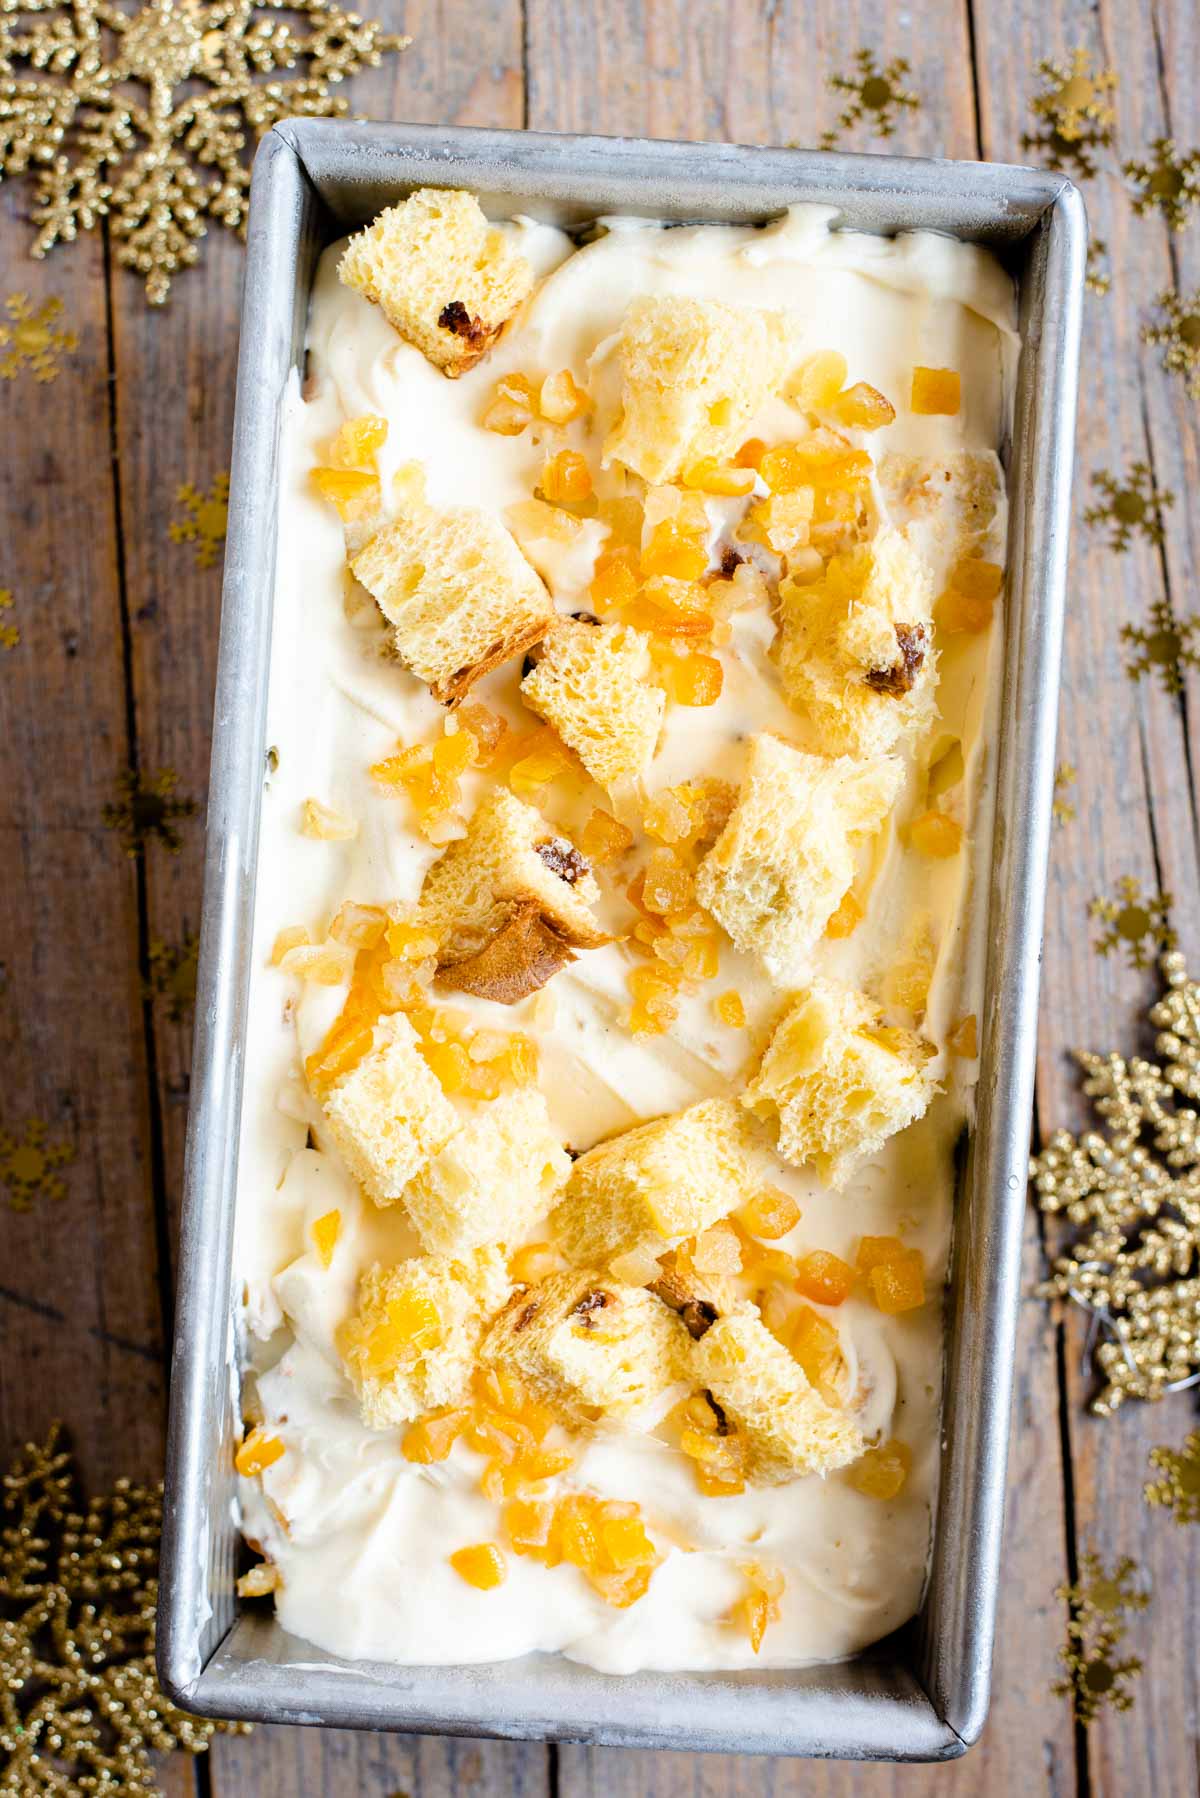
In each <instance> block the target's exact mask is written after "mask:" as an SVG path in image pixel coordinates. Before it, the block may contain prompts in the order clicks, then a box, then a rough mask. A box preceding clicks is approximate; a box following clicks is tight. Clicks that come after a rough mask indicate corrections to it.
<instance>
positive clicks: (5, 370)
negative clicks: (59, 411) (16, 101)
mask: <svg viewBox="0 0 1200 1798" xmlns="http://www.w3.org/2000/svg"><path fill="white" fill-rule="evenodd" d="M3 29H4V25H3V14H2V13H0V46H2V45H3V42H4V38H3ZM2 70H3V60H2V58H0V71H2ZM4 86H5V84H4V81H3V79H2V78H0V171H2V170H3V166H4V165H3V148H4V132H5V128H6V125H5V117H4V98H3V95H4ZM4 311H5V315H6V316H7V318H8V323H7V324H6V325H5V324H0V381H14V380H15V379H16V377H17V376H18V375H19V374H20V373H21V372H22V370H26V369H27V370H28V371H29V373H30V374H31V375H32V376H33V378H34V380H35V381H54V380H57V378H58V375H59V372H60V370H61V367H62V363H61V360H60V359H61V358H62V357H63V356H71V355H74V353H75V351H76V350H77V349H78V348H79V339H78V337H77V336H76V335H75V332H74V331H69V330H66V329H65V328H64V327H63V326H62V325H60V324H59V323H58V320H59V319H60V318H61V317H62V301H61V300H59V299H55V298H53V297H51V298H50V299H48V300H43V301H42V303H41V305H40V306H38V307H36V308H35V307H34V304H33V302H32V300H31V299H30V298H29V295H28V294H26V293H10V294H9V296H8V298H7V299H6V300H5V302H4Z"/></svg>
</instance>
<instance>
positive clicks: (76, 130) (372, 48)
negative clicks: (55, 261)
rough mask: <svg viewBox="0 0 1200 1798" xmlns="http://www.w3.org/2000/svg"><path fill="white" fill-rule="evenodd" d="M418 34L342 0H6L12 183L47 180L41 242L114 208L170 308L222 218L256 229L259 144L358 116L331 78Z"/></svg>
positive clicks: (3, 49) (0, 155) (3, 47)
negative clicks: (201, 242)
mask: <svg viewBox="0 0 1200 1798" xmlns="http://www.w3.org/2000/svg"><path fill="white" fill-rule="evenodd" d="M408 41H409V40H408V39H407V38H403V37H397V36H395V35H394V34H393V33H391V32H385V31H381V30H380V28H379V26H378V25H377V24H375V23H373V22H372V21H370V20H363V19H361V18H360V17H359V16H358V14H357V13H353V12H346V11H344V10H343V8H342V7H341V6H339V5H337V4H336V3H335V0H287V4H286V5H285V4H282V3H281V0H262V3H261V4H260V3H258V0H150V3H149V4H147V5H145V6H142V7H141V8H140V9H137V10H134V11H130V10H127V9H126V8H125V7H124V6H122V5H121V4H120V0H24V3H22V0H3V4H2V5H0V179H3V178H4V177H5V176H12V175H24V174H30V175H32V177H33V184H34V193H35V196H36V203H35V205H34V208H33V219H34V222H35V223H36V224H37V225H38V226H39V227H40V229H39V230H38V233H37V236H36V237H35V239H34V242H33V254H34V255H35V256H44V255H45V254H46V252H47V250H49V249H51V248H52V247H53V246H54V245H55V244H56V243H70V242H72V241H73V239H74V238H75V237H76V235H77V234H78V233H79V232H80V231H90V230H93V229H94V228H95V227H96V225H97V224H98V223H99V221H100V220H101V219H103V218H111V220H112V234H113V240H114V244H115V251H116V258H117V261H118V262H119V263H121V264H122V266H123V267H125V268H131V269H136V271H137V272H138V274H140V275H142V276H144V277H145V282H146V294H147V298H148V299H149V300H150V301H151V303H152V304H155V305H158V304H161V302H162V301H163V300H165V299H166V297H167V292H168V289H169V288H170V284H171V277H172V276H173V275H175V274H178V272H179V270H180V269H183V268H189V267H190V266H191V265H192V264H193V263H194V262H195V261H196V259H197V256H198V255H199V250H198V248H197V240H198V239H199V238H201V237H203V236H204V233H205V230H206V229H207V223H208V221H209V220H212V219H215V220H216V221H218V222H219V223H220V224H223V225H227V226H228V227H229V228H230V229H231V230H234V231H242V230H243V228H244V226H245V222H246V206H247V200H248V196H249V186H250V174H249V169H248V167H247V158H246V151H247V144H248V143H249V144H251V145H252V144H253V143H254V142H255V141H257V139H259V138H261V137H262V136H263V135H264V133H266V132H267V131H269V130H270V129H271V127H272V126H273V125H275V124H277V123H278V122H279V120H280V119H284V118H288V117H290V116H294V115H296V114H302V115H304V116H305V117H309V118H328V117H333V116H335V115H339V114H342V113H344V112H345V111H346V110H347V102H346V100H345V99H344V98H342V97H341V96H338V95H335V94H334V93H333V92H332V91H331V90H332V89H333V88H335V87H336V86H337V85H338V84H339V83H340V82H342V81H344V80H345V79H346V78H347V76H350V75H355V74H357V73H358V72H359V70H360V69H363V68H366V67H373V66H375V65H376V64H378V62H379V61H380V58H381V56H382V54H383V53H384V52H385V51H391V50H401V49H403V48H404V47H405V45H406V44H407V43H408ZM294 70H299V71H301V72H298V73H292V72H291V71H294Z"/></svg>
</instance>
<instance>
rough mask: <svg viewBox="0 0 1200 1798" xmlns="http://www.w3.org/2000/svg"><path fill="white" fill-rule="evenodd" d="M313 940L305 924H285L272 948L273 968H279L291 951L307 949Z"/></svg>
mask: <svg viewBox="0 0 1200 1798" xmlns="http://www.w3.org/2000/svg"><path fill="white" fill-rule="evenodd" d="M311 945H312V938H311V937H310V936H309V934H308V931H307V930H306V929H305V928H304V926H303V924H285V925H284V927H283V929H282V930H281V931H279V933H278V934H277V936H276V938H275V941H274V943H273V944H272V946H271V966H272V967H273V968H277V967H278V966H279V964H280V962H281V961H282V960H283V958H284V956H285V955H286V954H287V953H288V951H289V950H290V949H307V948H309V947H311Z"/></svg>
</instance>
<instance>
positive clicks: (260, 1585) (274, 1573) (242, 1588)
mask: <svg viewBox="0 0 1200 1798" xmlns="http://www.w3.org/2000/svg"><path fill="white" fill-rule="evenodd" d="M278 1585H279V1569H278V1567H274V1566H272V1564H271V1562H270V1561H260V1562H259V1563H258V1565H257V1567H250V1568H248V1569H247V1571H246V1572H245V1573H243V1574H242V1576H241V1578H240V1579H239V1580H238V1583H237V1592H238V1597H239V1598H266V1596H267V1594H268V1593H269V1592H274V1591H275V1589H276V1587H277V1586H278Z"/></svg>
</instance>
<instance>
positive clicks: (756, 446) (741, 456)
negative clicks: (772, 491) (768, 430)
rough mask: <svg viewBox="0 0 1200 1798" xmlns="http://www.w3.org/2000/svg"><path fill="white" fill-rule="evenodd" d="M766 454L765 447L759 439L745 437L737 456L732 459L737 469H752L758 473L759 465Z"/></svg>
mask: <svg viewBox="0 0 1200 1798" xmlns="http://www.w3.org/2000/svg"><path fill="white" fill-rule="evenodd" d="M766 453H767V446H766V444H765V443H764V442H763V440H762V438H761V437H747V439H746V441H745V443H743V445H742V447H741V449H740V450H739V451H738V453H737V455H736V456H735V457H734V458H733V460H734V464H735V466H736V467H738V468H752V469H753V470H754V471H755V473H756V474H757V472H758V466H759V463H760V462H761V461H762V459H763V457H764V456H765V455H766Z"/></svg>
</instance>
